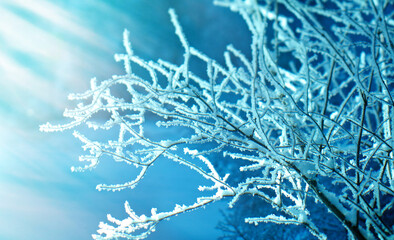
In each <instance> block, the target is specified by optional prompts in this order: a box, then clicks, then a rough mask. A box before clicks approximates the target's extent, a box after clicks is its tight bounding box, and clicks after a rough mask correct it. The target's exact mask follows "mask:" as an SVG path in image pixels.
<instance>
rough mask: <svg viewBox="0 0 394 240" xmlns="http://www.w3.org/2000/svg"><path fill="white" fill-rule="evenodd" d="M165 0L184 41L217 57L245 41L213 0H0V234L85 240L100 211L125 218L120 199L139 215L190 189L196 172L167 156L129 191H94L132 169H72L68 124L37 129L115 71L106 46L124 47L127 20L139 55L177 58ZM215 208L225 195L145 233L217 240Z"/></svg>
mask: <svg viewBox="0 0 394 240" xmlns="http://www.w3.org/2000/svg"><path fill="white" fill-rule="evenodd" d="M170 7H172V8H174V9H175V10H176V12H177V14H178V16H179V20H180V22H181V24H182V26H183V28H184V31H185V33H186V35H187V37H188V40H189V42H190V43H191V45H193V46H194V47H196V48H197V49H200V50H201V51H203V52H205V53H206V54H207V55H209V56H211V57H214V58H217V59H218V61H222V52H223V51H224V49H225V46H226V45H227V44H229V43H233V45H234V46H236V47H237V48H239V49H247V48H248V45H249V40H248V32H247V29H246V27H245V26H244V24H243V21H242V20H241V18H240V17H239V16H238V15H236V14H235V13H232V12H230V11H229V10H228V9H223V8H220V7H215V6H213V5H212V1H211V0H149V1H146V0H111V1H104V0H84V1H79V0H34V1H33V0H0V239H2V240H19V239H20V240H22V239H40V240H52V239H57V240H59V239H60V240H61V239H91V234H92V233H95V232H96V229H97V226H98V223H99V222H100V221H106V214H107V213H111V214H112V215H113V216H115V217H117V218H122V217H123V216H125V213H124V207H123V203H124V201H126V200H128V201H129V202H130V204H131V206H132V208H133V209H134V210H135V211H136V212H137V213H138V214H143V213H149V212H150V208H151V207H156V208H158V210H159V211H168V210H171V209H172V208H173V207H174V205H175V203H182V204H183V203H185V204H188V203H192V202H193V200H194V199H195V197H197V196H198V191H197V187H198V185H199V183H200V179H201V177H200V176H199V175H197V174H194V173H193V172H191V171H190V170H189V169H188V168H185V167H182V166H178V165H176V164H173V163H165V162H164V163H163V164H157V165H155V167H154V168H153V169H152V172H151V173H150V174H148V176H147V177H146V178H145V179H144V180H143V182H141V184H140V185H138V186H137V188H135V189H134V190H126V191H122V192H116V193H112V192H98V191H96V190H95V186H96V185H97V184H99V183H115V182H114V181H113V179H115V178H118V177H119V176H121V177H124V180H125V181H127V180H129V179H131V178H133V176H131V173H130V172H128V171H127V169H123V168H116V167H115V166H113V164H111V163H110V162H108V163H103V167H101V168H100V169H97V170H94V171H89V172H85V173H72V172H71V171H70V168H71V166H78V164H79V162H78V156H79V155H80V154H82V153H83V152H82V149H81V147H80V143H79V142H78V140H76V139H74V138H73V136H72V132H71V131H68V132H67V131H66V132H63V133H41V132H39V130H38V129H39V125H40V124H43V123H46V122H48V121H49V122H51V123H66V122H67V121H68V119H65V118H63V116H62V113H63V111H64V109H65V108H73V106H75V104H76V103H73V102H69V101H68V100H67V95H68V94H69V93H76V92H83V91H85V90H87V89H88V87H89V80H90V78H92V77H97V79H99V80H104V79H107V78H110V77H111V76H112V75H113V74H118V75H120V74H123V69H122V64H120V63H116V62H115V61H114V60H113V54H114V53H122V52H123V47H122V32H123V29H125V28H127V29H128V30H129V31H130V32H131V36H130V38H131V41H132V44H133V48H134V51H135V52H136V53H137V54H138V55H140V56H142V57H143V58H145V59H157V58H163V59H166V60H169V61H171V62H174V63H180V62H181V61H182V54H183V52H182V47H181V45H180V43H179V41H178V39H177V37H176V36H175V34H174V29H173V26H172V25H171V22H170V19H169V16H168V8H170ZM158 134H160V133H158ZM222 208H226V203H225V202H223V203H214V204H212V205H210V206H208V207H207V208H205V209H201V210H198V211H193V212H190V213H186V214H183V215H180V216H177V217H174V218H172V219H171V220H170V221H164V222H163V223H161V224H159V225H158V227H157V231H156V232H155V233H153V234H152V235H151V238H150V239H216V238H217V237H218V236H219V235H220V232H219V231H218V230H216V229H215V226H216V225H217V222H218V221H219V220H220V218H221V215H220V213H219V209H222Z"/></svg>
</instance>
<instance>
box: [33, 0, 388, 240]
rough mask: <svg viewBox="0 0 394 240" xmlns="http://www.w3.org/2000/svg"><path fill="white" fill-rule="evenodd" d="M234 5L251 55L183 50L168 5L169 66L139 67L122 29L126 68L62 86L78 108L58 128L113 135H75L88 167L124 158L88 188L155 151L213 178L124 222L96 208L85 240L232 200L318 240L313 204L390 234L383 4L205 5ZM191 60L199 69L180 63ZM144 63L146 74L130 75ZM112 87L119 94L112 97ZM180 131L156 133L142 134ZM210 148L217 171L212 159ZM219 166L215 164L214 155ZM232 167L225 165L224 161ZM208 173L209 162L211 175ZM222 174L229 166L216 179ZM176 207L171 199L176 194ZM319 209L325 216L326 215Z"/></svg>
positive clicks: (119, 57)
mask: <svg viewBox="0 0 394 240" xmlns="http://www.w3.org/2000/svg"><path fill="white" fill-rule="evenodd" d="M214 3H215V4H216V5H218V6H223V7H227V8H229V9H230V10H231V11H234V12H237V13H239V14H240V15H241V16H242V18H243V19H244V21H245V23H246V25H247V27H248V29H249V30H250V35H251V45H250V53H243V52H241V51H240V50H238V49H237V48H236V46H235V45H236V43H234V45H229V46H227V50H226V51H225V52H224V59H225V62H224V63H223V64H220V63H219V61H217V60H215V59H212V58H210V57H209V56H208V55H207V54H204V53H202V52H200V51H199V50H198V49H195V48H194V47H192V46H190V45H189V42H188V41H187V37H186V36H185V34H184V32H183V29H182V27H181V25H180V23H179V21H178V17H177V15H176V13H175V11H174V10H172V9H170V10H169V14H170V19H171V21H172V24H173V25H174V27H175V33H176V35H177V36H178V37H179V40H180V43H181V45H182V46H183V48H184V59H183V62H182V63H181V64H174V63H171V62H168V61H164V60H161V59H159V60H157V61H146V60H144V59H142V58H140V57H139V56H137V55H135V54H134V53H133V49H132V47H131V44H130V42H129V38H128V37H129V32H128V31H127V30H125V31H124V36H123V37H124V47H125V53H124V54H116V55H115V59H116V61H120V62H123V63H124V68H125V74H124V75H122V76H113V77H112V78H111V79H108V80H105V81H97V80H96V79H92V80H91V89H90V90H88V91H86V92H85V93H82V94H71V95H70V96H69V98H70V99H71V100H78V101H80V103H79V104H78V105H77V107H76V108H75V109H73V110H66V111H65V113H64V115H65V116H66V117H69V118H72V119H73V120H72V121H71V122H70V123H68V124H64V125H52V124H49V123H47V124H45V125H42V126H41V128H40V129H41V131H50V132H53V131H63V130H67V129H73V128H77V127H78V126H80V125H86V126H88V127H89V128H92V129H94V130H102V131H112V132H116V133H117V137H116V139H110V137H108V139H105V140H100V141H97V140H92V139H90V138H89V137H88V136H85V135H83V134H82V133H80V132H78V131H74V136H75V137H76V138H78V139H79V140H80V141H81V142H82V143H83V144H84V149H85V150H87V151H88V154H87V155H84V156H81V157H80V160H81V161H84V162H87V163H88V164H86V165H85V166H83V167H76V168H73V169H72V170H73V171H85V170H87V169H92V168H94V167H96V166H97V164H99V162H100V159H101V158H102V157H103V156H110V157H112V158H113V160H114V161H118V162H124V163H126V164H130V165H132V166H135V167H136V168H137V169H138V170H139V174H137V175H136V176H135V178H134V179H132V180H130V181H129V182H126V183H120V184H115V185H107V184H101V185H98V186H97V189H98V190H110V191H114V190H123V189H132V188H134V187H135V186H136V185H137V184H138V183H139V182H140V181H142V179H143V177H144V176H145V174H146V173H147V171H148V170H149V169H150V167H151V166H152V165H153V164H154V163H155V162H156V161H159V159H167V160H170V161H175V162H177V163H179V164H181V165H185V166H187V167H189V168H190V169H191V170H193V171H196V172H197V173H199V174H201V177H202V178H205V179H207V180H209V181H211V182H212V185H210V186H201V187H199V190H200V191H203V192H207V193H210V195H204V196H202V197H200V198H198V199H196V201H195V203H193V204H191V205H183V204H179V205H178V204H177V205H176V206H175V207H174V209H172V210H170V211H167V212H157V209H155V208H152V210H151V213H149V214H148V215H140V216H139V215H137V214H136V213H135V212H134V211H133V210H132V209H131V208H130V206H129V203H128V202H126V203H125V209H126V213H127V214H128V217H127V218H125V219H122V220H118V219H115V218H114V217H112V216H111V215H108V221H109V222H110V223H100V225H99V230H98V234H97V235H93V238H94V239H118V238H127V239H143V238H146V237H147V236H148V235H149V233H151V232H152V231H154V230H155V228H156V225H157V224H158V223H159V222H160V221H162V220H164V219H167V218H169V217H172V216H175V215H178V214H180V213H184V212H187V211H190V210H193V209H198V208H201V207H203V206H205V205H207V204H209V203H212V202H214V201H218V200H222V199H229V206H230V207H237V206H238V205H237V202H238V201H240V199H241V198H242V197H243V196H244V195H250V196H252V197H253V198H257V199H260V200H262V201H264V202H266V203H268V204H269V205H270V206H272V209H273V210H275V212H274V213H271V214H267V215H262V216H258V217H246V218H245V219H243V221H245V222H246V223H249V224H256V225H257V224H260V223H275V224H295V225H301V226H304V227H305V228H306V229H308V230H309V231H310V233H311V234H313V235H314V236H315V237H317V238H319V239H326V238H327V236H326V235H325V233H324V231H323V230H322V228H321V226H319V224H318V221H315V220H316V218H314V217H316V216H313V214H312V213H313V211H312V208H313V206H314V204H317V203H319V204H322V205H323V206H324V207H325V208H326V210H327V211H328V212H329V214H332V215H333V216H335V217H336V218H337V219H338V220H339V221H340V223H341V224H342V225H343V227H344V228H345V229H346V231H347V232H348V236H349V238H350V239H392V238H393V237H394V226H393V224H394V221H393V214H394V210H393V204H394V198H393V196H394V176H393V175H394V151H393V148H394V138H393V134H394V100H393V98H394V62H393V61H394V43H393V34H394V6H393V2H392V1H390V0H386V1H384V0H369V1H368V0H343V1H337V0H311V1H301V0H299V1H298V0H267V1H258V0H217V1H215V2H214ZM194 64H196V65H204V67H205V69H206V73H204V74H200V73H196V72H194V71H193V69H194ZM142 70H144V71H145V72H142ZM120 87H123V88H124V91H123V92H122V94H117V92H118V91H119V88H120ZM150 119H155V121H156V122H155V123H156V126H157V127H158V128H166V127H167V128H173V129H174V130H175V131H176V129H177V128H179V129H188V131H183V132H184V133H185V134H182V135H179V136H177V135H176V134H174V135H172V136H170V137H169V138H168V139H157V136H156V137H154V136H149V135H148V134H147V133H146V131H144V130H145V129H146V128H147V127H148V125H149V121H151V120H150ZM218 154H220V155H222V159H221V161H222V163H221V166H222V167H217V164H216V162H215V159H214V158H215V156H217V155H218ZM223 161H224V163H223ZM240 161H241V162H242V163H243V164H242V166H240V167H237V168H234V167H231V166H234V164H233V165H232V162H240ZM218 168H221V169H222V170H219V169H218ZM223 171H228V172H227V173H226V174H223V173H222V172H223ZM180 201H181V199H180ZM327 214H328V213H327Z"/></svg>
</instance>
